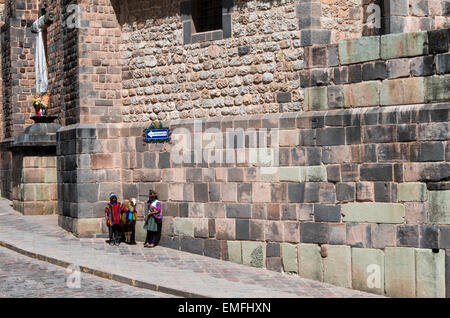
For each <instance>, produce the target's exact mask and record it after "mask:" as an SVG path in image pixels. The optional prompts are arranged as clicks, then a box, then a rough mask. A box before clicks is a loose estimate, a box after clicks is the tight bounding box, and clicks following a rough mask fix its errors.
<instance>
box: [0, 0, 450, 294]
mask: <svg viewBox="0 0 450 318" xmlns="http://www.w3.org/2000/svg"><path fill="white" fill-rule="evenodd" d="M370 2H371V1H363V2H362V3H361V2H360V1H346V2H345V3H344V2H342V1H320V2H319V1H318V0H307V1H294V0H285V1H282V0H280V1H244V0H235V1H229V0H227V1H225V2H224V3H226V4H227V6H226V7H225V9H224V10H223V11H222V18H223V19H231V30H228V29H227V30H225V29H224V30H222V31H221V32H218V33H217V34H216V33H214V32H209V33H208V34H194V35H193V34H191V33H189V32H187V25H189V23H190V21H189V20H190V18H189V15H187V14H186V11H185V9H186V5H185V2H184V1H183V3H184V4H182V3H181V2H180V1H161V0H155V1H141V0H130V1H112V0H98V1H94V0H86V1H84V0H83V1H81V0H80V1H77V3H78V4H80V5H81V8H82V10H81V13H80V17H81V21H80V27H79V28H76V30H75V29H70V30H69V29H67V30H63V31H62V33H59V34H58V29H59V30H61V28H62V27H63V22H64V21H66V20H65V18H66V16H65V15H67V12H66V13H64V9H61V11H59V9H58V8H57V6H58V5H61V6H62V7H64V5H65V4H69V3H70V4H75V3H76V2H75V1H62V0H61V1H59V2H58V1H49V2H48V4H49V6H50V7H52V8H53V10H56V11H57V12H58V13H59V14H60V17H59V18H58V19H59V20H58V21H59V22H57V23H56V24H54V25H53V26H52V29H51V30H49V35H50V38H51V41H50V43H51V44H50V47H49V53H50V54H51V56H52V61H51V62H50V64H51V65H49V67H50V69H49V70H50V74H51V80H50V83H51V84H50V85H51V90H52V96H53V97H52V103H54V105H55V108H54V109H52V112H53V113H54V114H58V116H60V119H61V121H62V122H63V123H64V124H65V127H63V128H61V129H60V130H59V131H58V132H57V143H56V148H57V149H56V156H57V168H56V169H57V180H58V186H57V187H58V191H57V192H58V211H59V224H60V225H61V226H62V227H63V228H65V229H67V230H69V231H71V232H73V233H74V234H76V235H79V236H96V235H104V233H105V232H106V227H105V224H104V206H105V204H106V202H107V201H108V196H109V193H110V192H115V193H117V194H118V196H119V198H120V199H121V200H122V201H124V200H126V199H128V198H131V197H136V198H137V199H138V211H139V222H138V225H137V226H138V236H139V238H141V239H142V236H143V235H144V234H145V233H143V231H142V223H143V212H144V206H145V202H146V200H147V198H148V190H149V189H154V190H156V192H157V193H158V195H159V199H160V200H161V201H162V202H163V209H164V216H165V217H164V223H163V238H162V241H161V244H162V245H163V246H167V247H171V248H175V249H180V250H183V251H188V252H193V253H197V254H201V255H206V256H210V257H216V258H220V259H224V260H230V261H233V262H237V263H242V264H246V265H250V266H256V267H265V268H267V269H269V270H275V271H284V272H293V273H297V274H299V275H300V276H302V277H307V278H312V279H316V280H320V281H325V282H329V283H332V284H336V285H339V286H346V287H353V288H356V289H361V290H367V291H371V292H376V293H380V294H386V295H388V296H408V297H409V296H412V297H414V296H418V297H420V296H431V297H443V296H445V293H447V296H449V293H450V285H449V282H450V280H449V279H448V275H449V273H450V268H449V264H450V258H449V257H450V252H449V250H450V245H449V244H450V239H449V231H450V228H449V227H450V221H449V215H448V211H449V210H450V209H449V208H448V204H449V202H450V198H449V197H450V188H449V171H450V169H449V168H450V163H449V159H450V150H449V126H448V122H449V109H450V104H449V101H450V95H449V90H448V87H449V86H450V69H449V58H450V53H449V29H442V30H434V31H423V32H415V33H407V34H405V33H400V34H389V35H383V36H365V37H361V35H367V34H365V31H364V27H365V25H364V24H365V22H366V21H364V17H363V16H361V10H363V7H362V5H365V6H367V5H368V4H369V3H370ZM231 3H233V4H232V5H230V4H231ZM417 3H419V2H417ZM428 3H429V4H430V6H429V8H436V7H435V6H436V4H437V3H438V2H436V1H434V2H432V1H429V2H428ZM432 3H433V4H434V5H432ZM443 3H444V2H442V3H441V4H443ZM441 8H444V7H441ZM430 10H431V9H430ZM433 10H434V9H433ZM224 11H225V12H224ZM444 11H445V10H444V9H442V12H444ZM305 12H306V13H308V14H309V13H311V14H312V15H308V14H305ZM408 12H409V11H408ZM430 12H431V11H429V13H428V15H431V13H430ZM391 13H393V12H391ZM408 14H409V13H408ZM363 15H364V14H363ZM436 16H437V17H439V15H436ZM358 17H359V18H358ZM308 18H309V19H308ZM436 19H437V18H436ZM436 19H435V20H436ZM11 21H12V20H11ZM436 21H437V20H436ZM435 26H436V25H435ZM336 27H338V28H337V29H336ZM8 28H9V27H8ZM8 28H7V29H5V28H3V29H2V30H9V31H8V32H6V33H5V34H6V35H5V37H6V38H8V36H9V37H11V36H13V35H14V32H10V30H11V29H8ZM19 31H20V30H19ZM19 31H17V32H19ZM19 33H20V32H19ZM219 33H221V35H222V38H223V39H221V40H214V41H209V40H208V39H209V37H211V39H212V37H213V36H218V35H219ZM225 33H227V34H225ZM230 33H231V34H230ZM187 35H190V37H189V39H188V36H187ZM58 36H59V37H58ZM343 37H350V38H349V39H342V38H343ZM188 40H190V41H188ZM2 50H6V49H5V48H3V47H2ZM8 54H9V53H5V54H4V55H2V57H3V65H4V66H5V65H7V66H8V70H12V72H14V69H12V68H11V67H10V66H9V65H8V63H11V59H10V57H11V54H9V55H8ZM3 75H4V76H6V78H11V76H12V75H11V74H10V73H8V71H5V72H3ZM8 81H9V79H8ZM8 81H7V80H5V82H7V83H9V84H5V88H6V87H7V85H10V86H11V85H13V82H11V81H9V82H8ZM11 87H12V86H11ZM14 89H16V88H15V87H14ZM9 91H11V92H14V91H12V90H8V92H9ZM11 98H13V97H12V95H8V93H6V92H5V93H4V101H5V103H6V104H5V105H6V106H5V109H7V111H6V113H5V114H6V115H7V116H6V117H5V119H4V120H5V123H6V127H9V128H6V132H8V133H9V136H12V135H13V134H12V131H13V130H12V127H13V126H12V125H11V122H12V119H13V116H11V115H8V114H10V113H8V111H11V106H8V105H10V104H11V103H10V100H12V99H11ZM58 101H59V103H60V111H58V110H57V106H56V105H58ZM8 103H9V104H8ZM23 103H24V105H25V101H23ZM20 111H21V110H20V109H19V110H17V111H16V110H15V111H14V113H17V114H19V113H20ZM19 115H20V114H19ZM20 116H21V115H20ZM14 118H17V116H16V117H14ZM154 120H160V121H162V122H163V123H164V125H165V126H168V127H170V129H172V131H173V135H172V136H173V142H172V143H164V144H149V145H146V144H143V142H142V133H143V129H144V128H147V127H148V125H149V123H150V122H151V121H154ZM15 124H17V125H19V126H17V127H20V125H21V124H20V123H15ZM14 127H15V126H14ZM14 129H15V128H14ZM14 132H15V130H14ZM235 142H237V144H236V143H235ZM1 159H2V161H1V163H2V164H1V167H0V172H1V173H2V181H3V180H12V179H11V178H12V177H11V172H12V171H16V170H17V167H18V166H20V163H17V164H16V165H15V166H12V163H13V162H14V161H12V160H11V159H12V156H11V154H10V153H8V152H2V157H1ZM3 176H6V177H5V179H3ZM8 178H9V179H8ZM11 182H12V181H11ZM6 183H8V182H7V181H6ZM4 188H5V189H7V190H6V192H7V191H9V192H11V190H10V189H11V187H10V188H8V185H5V186H4ZM8 189H9V190H8ZM2 191H3V190H2ZM444 275H447V276H446V277H447V278H445V279H444Z"/></svg>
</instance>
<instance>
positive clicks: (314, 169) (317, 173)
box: [306, 166, 327, 182]
mask: <svg viewBox="0 0 450 318" xmlns="http://www.w3.org/2000/svg"><path fill="white" fill-rule="evenodd" d="M306 181H310V182H319V181H327V169H326V167H325V166H311V167H307V168H306Z"/></svg>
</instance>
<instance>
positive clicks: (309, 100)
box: [305, 87, 328, 110]
mask: <svg viewBox="0 0 450 318" xmlns="http://www.w3.org/2000/svg"><path fill="white" fill-rule="evenodd" d="M327 108H328V95H327V88H326V87H309V88H306V89H305V109H307V110H324V109H327Z"/></svg>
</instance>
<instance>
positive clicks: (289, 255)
mask: <svg viewBox="0 0 450 318" xmlns="http://www.w3.org/2000/svg"><path fill="white" fill-rule="evenodd" d="M281 260H282V262H283V269H284V271H285V272H294V273H297V272H298V268H297V246H295V245H292V244H288V243H282V244H281Z"/></svg>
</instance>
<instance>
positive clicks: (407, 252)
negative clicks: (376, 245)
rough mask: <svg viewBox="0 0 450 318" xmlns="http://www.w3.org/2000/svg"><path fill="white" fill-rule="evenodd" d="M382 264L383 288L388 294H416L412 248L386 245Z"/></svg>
mask: <svg viewBox="0 0 450 318" xmlns="http://www.w3.org/2000/svg"><path fill="white" fill-rule="evenodd" d="M384 266H385V268H384V273H385V274H384V279H385V286H386V287H385V290H386V294H387V295H388V296H391V297H415V296H416V269H415V257H414V248H408V247H386V248H385V262H384Z"/></svg>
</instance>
